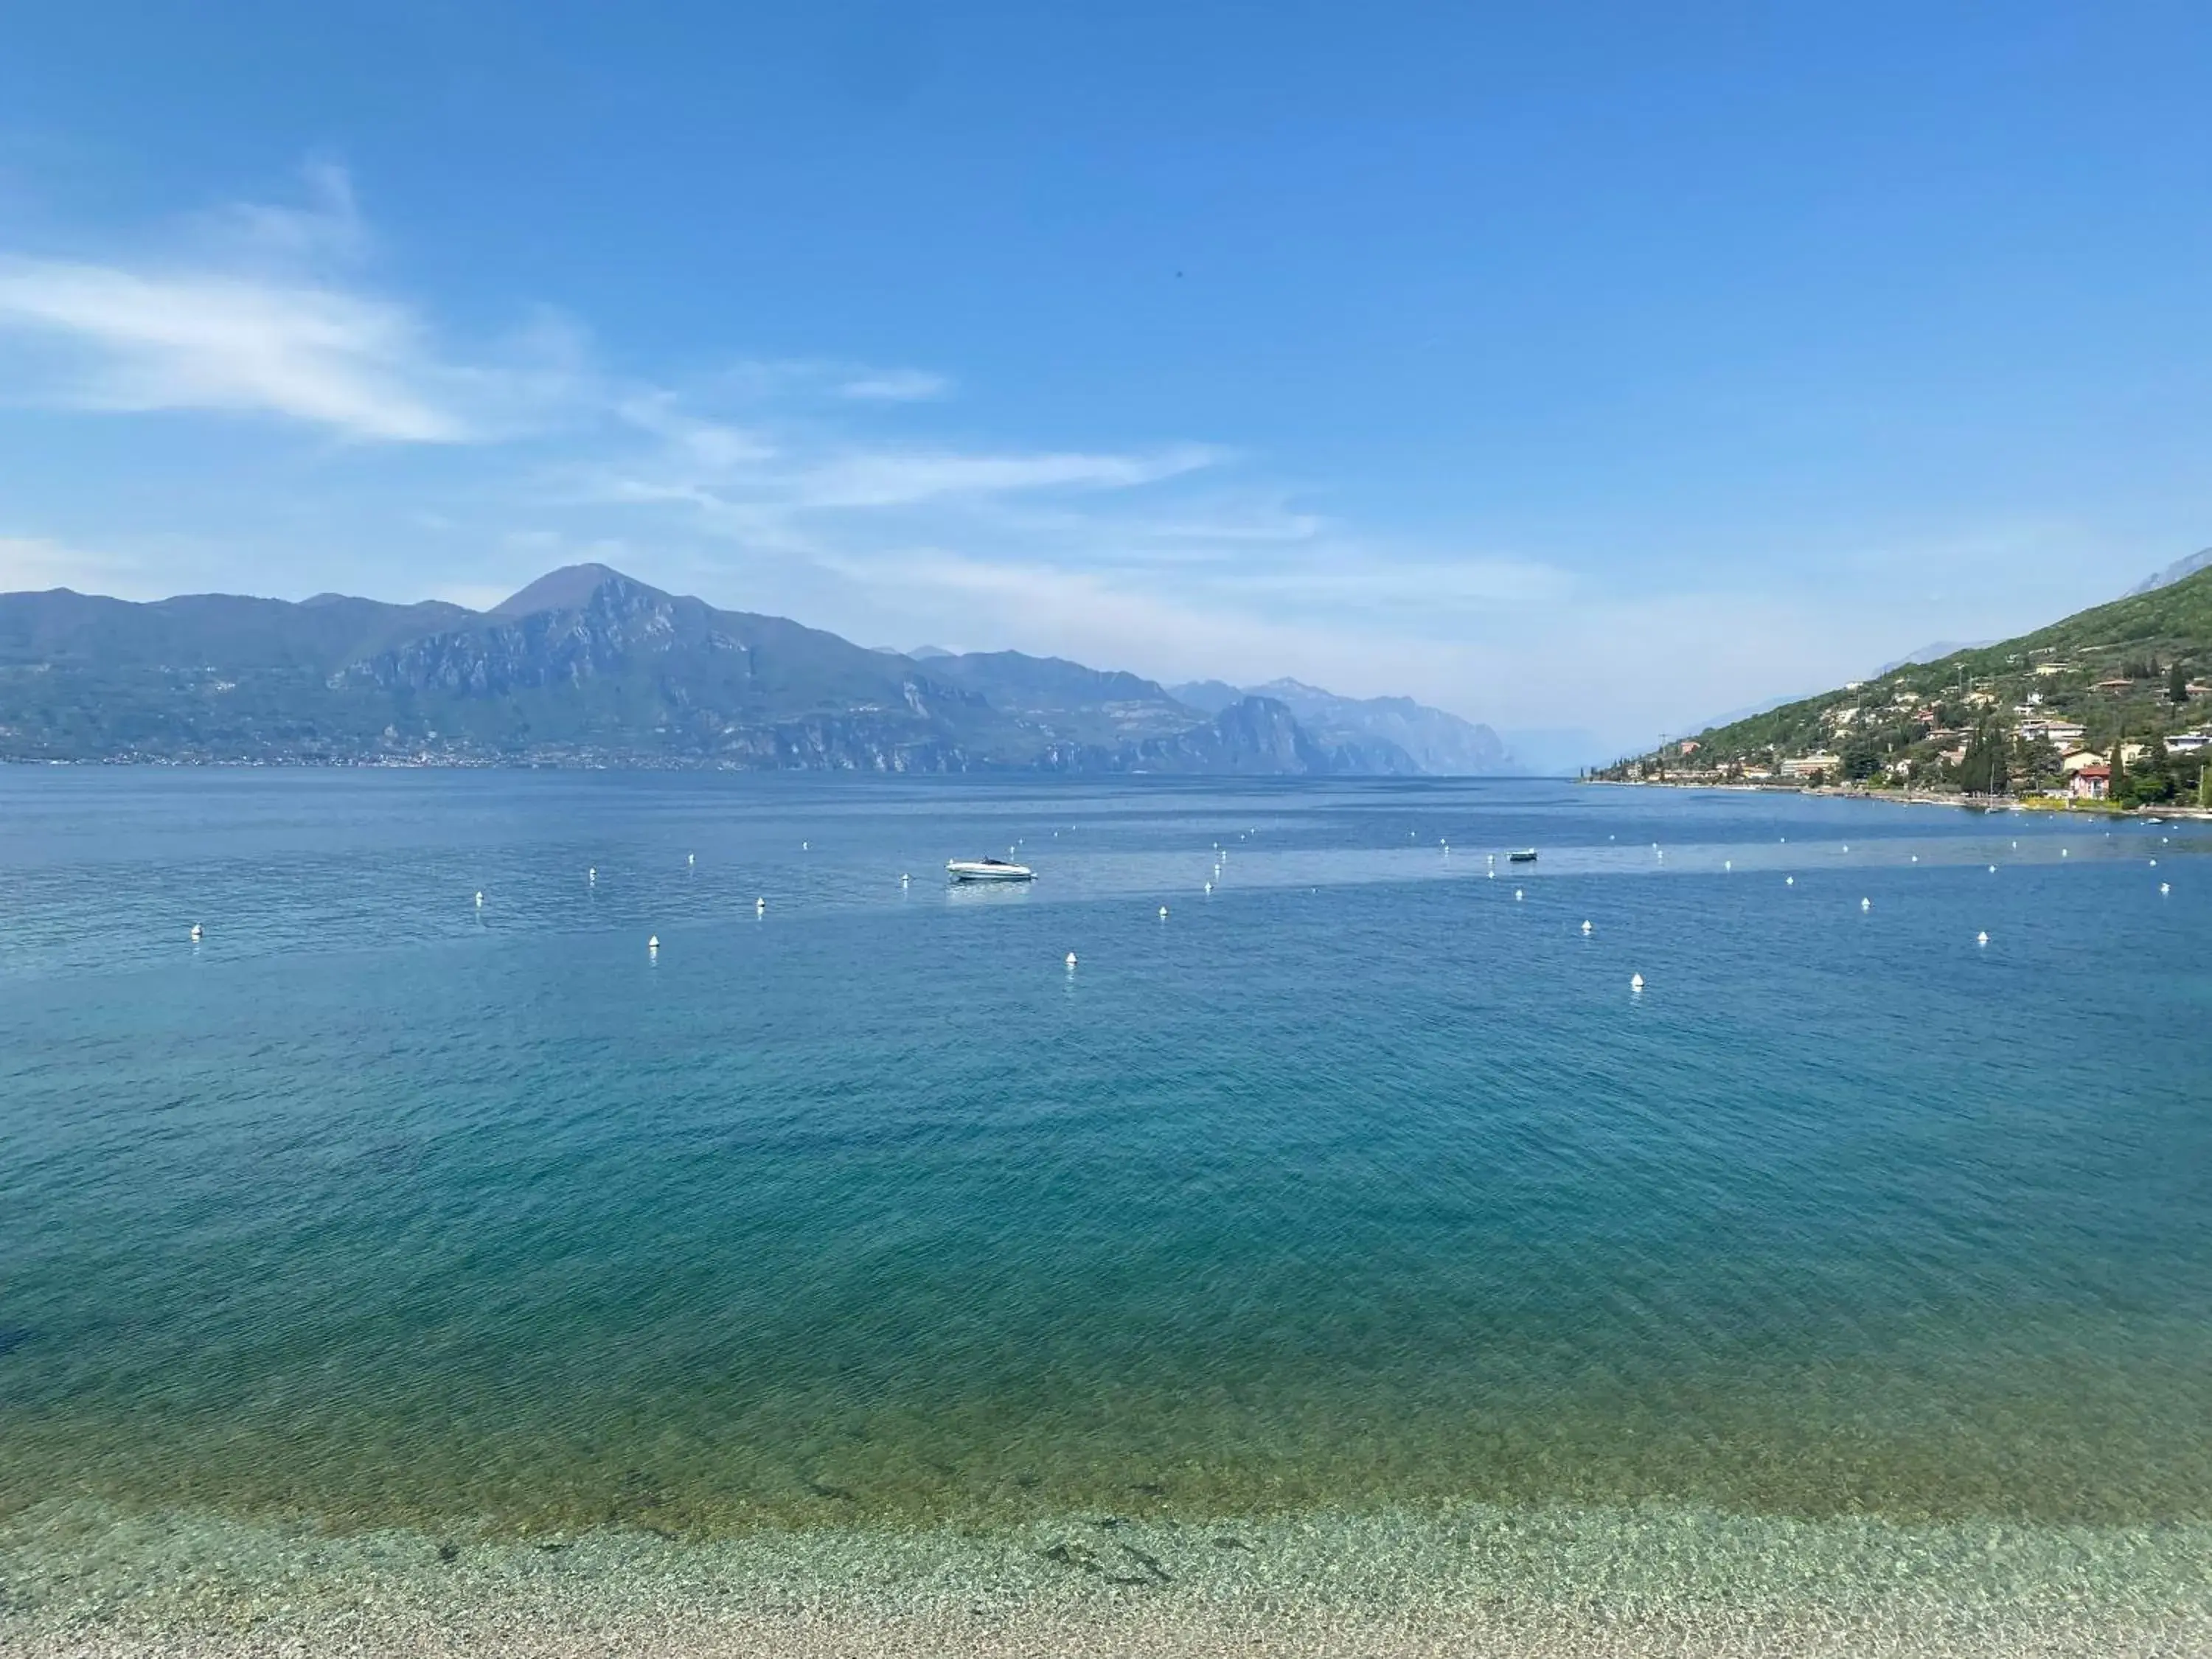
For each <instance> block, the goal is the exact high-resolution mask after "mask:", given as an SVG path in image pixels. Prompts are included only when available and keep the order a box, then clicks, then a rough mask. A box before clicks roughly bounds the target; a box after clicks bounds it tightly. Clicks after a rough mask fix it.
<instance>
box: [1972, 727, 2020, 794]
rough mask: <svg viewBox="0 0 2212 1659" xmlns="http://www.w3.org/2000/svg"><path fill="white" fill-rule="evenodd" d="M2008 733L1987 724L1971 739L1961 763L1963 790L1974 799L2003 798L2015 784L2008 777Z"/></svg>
mask: <svg viewBox="0 0 2212 1659" xmlns="http://www.w3.org/2000/svg"><path fill="white" fill-rule="evenodd" d="M2005 749H2006V744H2005V738H2004V733H2003V732H2000V731H1999V730H1998V729H1997V728H1996V725H1995V724H1994V723H1993V722H1991V721H1989V720H1984V721H1983V722H1982V724H1981V725H1979V726H1976V727H1975V728H1974V735H1973V736H1972V738H1968V739H1967V742H1966V753H1965V754H1964V755H1962V756H1961V757H1960V759H1959V787H1960V788H1961V789H1963V790H1965V791H1966V793H1968V794H1970V795H2002V793H2004V792H2005V786H2006V785H2007V784H2008V782H2010V781H2011V779H2010V777H2009V775H2008V768H2007V764H2006V754H2005Z"/></svg>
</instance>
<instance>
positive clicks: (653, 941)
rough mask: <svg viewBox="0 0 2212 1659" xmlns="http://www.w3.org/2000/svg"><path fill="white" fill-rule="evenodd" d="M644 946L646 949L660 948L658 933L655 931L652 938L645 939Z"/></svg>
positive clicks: (656, 949)
mask: <svg viewBox="0 0 2212 1659" xmlns="http://www.w3.org/2000/svg"><path fill="white" fill-rule="evenodd" d="M645 948H646V949H647V951H658V950H659V948H660V935H659V934H658V933H655V934H654V935H653V937H652V938H650V939H647V940H646V942H645Z"/></svg>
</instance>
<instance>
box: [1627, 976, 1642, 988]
mask: <svg viewBox="0 0 2212 1659" xmlns="http://www.w3.org/2000/svg"><path fill="white" fill-rule="evenodd" d="M1628 988H1629V989H1630V990H1632V991H1640V990H1642V989H1643V988H1644V975H1641V974H1631V975H1629V976H1628Z"/></svg>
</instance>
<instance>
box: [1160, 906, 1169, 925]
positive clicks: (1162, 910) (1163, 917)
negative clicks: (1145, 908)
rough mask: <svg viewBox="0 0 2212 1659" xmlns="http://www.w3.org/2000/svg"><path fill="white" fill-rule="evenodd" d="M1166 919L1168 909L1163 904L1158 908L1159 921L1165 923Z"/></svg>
mask: <svg viewBox="0 0 2212 1659" xmlns="http://www.w3.org/2000/svg"><path fill="white" fill-rule="evenodd" d="M1167 919H1168V907H1167V906H1166V905H1164V904H1163V905H1162V906H1160V920H1161V921H1166V920H1167Z"/></svg>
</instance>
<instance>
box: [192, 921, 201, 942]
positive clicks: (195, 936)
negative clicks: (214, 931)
mask: <svg viewBox="0 0 2212 1659" xmlns="http://www.w3.org/2000/svg"><path fill="white" fill-rule="evenodd" d="M199 942H200V925H199V923H197V921H196V922H194V923H193V924H192V943H193V944H195V945H197V944H198V943H199Z"/></svg>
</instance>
